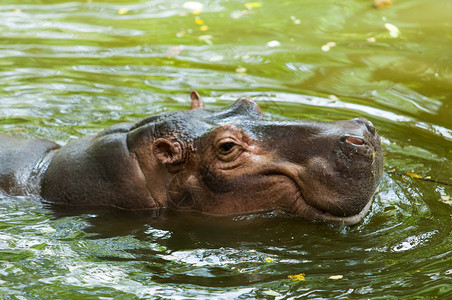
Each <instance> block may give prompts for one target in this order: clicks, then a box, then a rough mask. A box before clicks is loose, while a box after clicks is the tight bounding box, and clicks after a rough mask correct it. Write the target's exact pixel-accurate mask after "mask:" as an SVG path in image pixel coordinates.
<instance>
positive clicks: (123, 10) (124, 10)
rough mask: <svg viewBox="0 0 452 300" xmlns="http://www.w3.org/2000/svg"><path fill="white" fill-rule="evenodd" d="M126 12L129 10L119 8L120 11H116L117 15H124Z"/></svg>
mask: <svg viewBox="0 0 452 300" xmlns="http://www.w3.org/2000/svg"><path fill="white" fill-rule="evenodd" d="M128 12H129V10H128V9H127V8H121V9H120V10H118V15H125V14H126V13H128Z"/></svg>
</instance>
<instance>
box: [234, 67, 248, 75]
mask: <svg viewBox="0 0 452 300" xmlns="http://www.w3.org/2000/svg"><path fill="white" fill-rule="evenodd" d="M235 71H236V72H237V73H239V75H245V73H246V68H244V67H238V68H237V69H235Z"/></svg>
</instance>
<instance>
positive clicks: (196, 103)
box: [190, 91, 204, 109]
mask: <svg viewBox="0 0 452 300" xmlns="http://www.w3.org/2000/svg"><path fill="white" fill-rule="evenodd" d="M190 98H191V105H190V109H197V108H204V103H202V100H201V96H200V95H199V94H198V92H197V91H192V92H191V93H190Z"/></svg>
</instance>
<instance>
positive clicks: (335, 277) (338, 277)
mask: <svg viewBox="0 0 452 300" xmlns="http://www.w3.org/2000/svg"><path fill="white" fill-rule="evenodd" d="M342 278H344V275H332V276H330V277H328V279H333V280H338V279H342Z"/></svg>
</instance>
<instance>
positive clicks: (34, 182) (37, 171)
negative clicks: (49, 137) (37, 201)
mask: <svg viewBox="0 0 452 300" xmlns="http://www.w3.org/2000/svg"><path fill="white" fill-rule="evenodd" d="M58 150H59V149H53V150H50V151H48V152H46V153H44V155H43V156H42V157H41V159H40V160H39V161H38V163H37V164H36V165H35V166H34V167H33V169H32V170H31V173H30V176H29V177H28V184H27V185H26V191H25V192H26V194H33V195H39V194H40V193H41V185H42V181H43V180H44V175H45V172H46V171H47V168H48V167H49V165H50V163H51V162H52V158H53V157H54V156H55V154H56V153H57V152H58Z"/></svg>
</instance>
